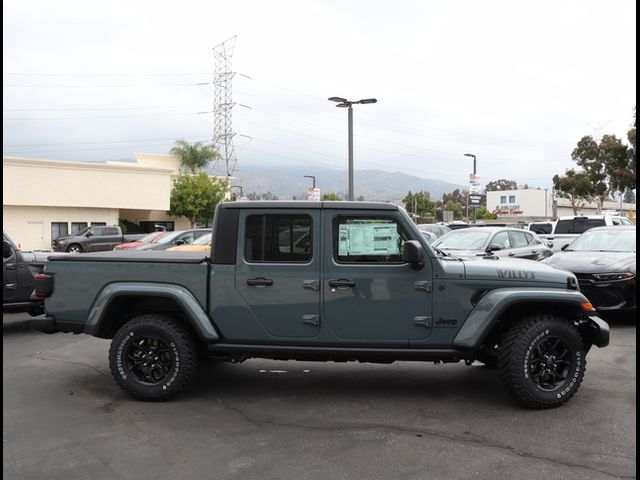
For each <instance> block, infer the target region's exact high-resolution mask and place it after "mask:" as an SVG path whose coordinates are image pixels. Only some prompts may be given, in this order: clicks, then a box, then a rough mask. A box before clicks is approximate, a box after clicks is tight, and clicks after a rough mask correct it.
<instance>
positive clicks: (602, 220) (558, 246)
mask: <svg viewBox="0 0 640 480" xmlns="http://www.w3.org/2000/svg"><path fill="white" fill-rule="evenodd" d="M619 225H633V224H632V223H631V222H630V221H629V219H628V218H626V217H623V216H620V215H585V216H578V217H558V220H556V221H555V222H554V223H553V230H552V232H551V233H549V234H546V235H545V234H539V236H540V238H544V239H546V240H548V241H550V242H553V250H554V251H556V252H557V251H559V250H562V247H563V246H565V245H568V244H569V243H571V242H573V241H574V240H575V239H576V238H577V237H579V236H580V235H581V234H583V233H584V232H586V231H587V230H589V229H590V228H594V227H613V226H619ZM530 228H531V227H530Z"/></svg>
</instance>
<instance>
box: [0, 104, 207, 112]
mask: <svg viewBox="0 0 640 480" xmlns="http://www.w3.org/2000/svg"><path fill="white" fill-rule="evenodd" d="M194 107H200V108H207V107H208V105H202V104H197V105H193V104H191V105H164V106H136V107H89V108H5V109H3V110H2V111H3V112H82V111H102V110H155V109H162V108H194Z"/></svg>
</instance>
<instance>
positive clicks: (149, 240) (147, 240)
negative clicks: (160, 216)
mask: <svg viewBox="0 0 640 480" xmlns="http://www.w3.org/2000/svg"><path fill="white" fill-rule="evenodd" d="M164 233H165V232H152V233H150V234H149V235H147V236H146V237H142V238H141V239H140V240H137V241H138V242H142V243H153V242H154V241H157V240H158V238H159V237H160V236H162V235H163V234H164Z"/></svg>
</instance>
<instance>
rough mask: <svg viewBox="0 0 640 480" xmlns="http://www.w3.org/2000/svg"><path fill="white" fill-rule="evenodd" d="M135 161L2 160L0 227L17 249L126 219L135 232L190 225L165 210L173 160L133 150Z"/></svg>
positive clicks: (46, 246) (47, 245)
mask: <svg viewBox="0 0 640 480" xmlns="http://www.w3.org/2000/svg"><path fill="white" fill-rule="evenodd" d="M135 159H136V160H135V161H133V162H126V161H107V162H103V163H94V162H67V161H58V160H36V159H29V158H18V157H3V159H2V229H3V230H4V231H5V232H6V233H7V234H8V235H9V236H10V237H11V238H12V240H13V241H14V242H15V243H16V244H19V245H20V248H22V249H23V250H49V249H50V248H51V240H52V238H55V237H57V236H58V235H65V234H71V233H75V232H78V231H80V230H81V229H82V228H84V227H86V226H90V225H118V222H119V221H120V220H126V221H129V222H132V223H135V224H136V225H138V228H139V230H140V232H141V233H146V232H152V231H154V230H156V229H157V228H158V227H165V228H167V229H168V230H181V229H185V228H190V225H191V224H190V223H189V221H188V220H187V219H185V218H182V217H171V216H169V215H168V214H167V210H169V202H170V195H171V185H172V181H173V179H174V178H175V177H176V176H177V175H178V173H179V166H180V162H179V160H178V159H177V158H176V157H174V156H171V155H158V154H142V153H139V154H135Z"/></svg>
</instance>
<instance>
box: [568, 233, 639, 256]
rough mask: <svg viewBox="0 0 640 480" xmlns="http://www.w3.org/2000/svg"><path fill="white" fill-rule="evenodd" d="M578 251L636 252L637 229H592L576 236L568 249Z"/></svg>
mask: <svg viewBox="0 0 640 480" xmlns="http://www.w3.org/2000/svg"><path fill="white" fill-rule="evenodd" d="M566 250H569V251H576V252H635V251H636V231H635V230H618V229H612V230H595V231H593V230H591V231H588V232H585V233H583V234H582V235H580V236H579V237H578V238H576V239H575V240H574V241H573V243H571V245H569V247H568V248H567V249H566Z"/></svg>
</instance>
